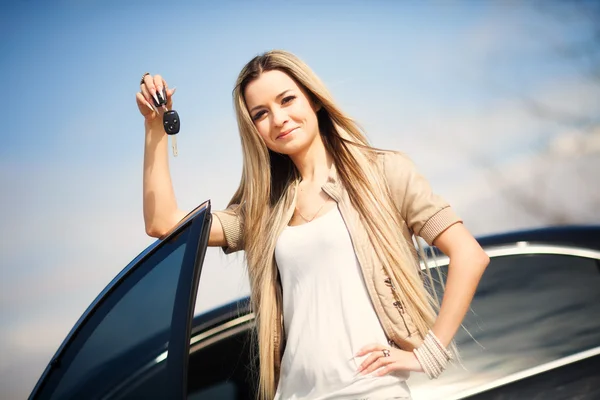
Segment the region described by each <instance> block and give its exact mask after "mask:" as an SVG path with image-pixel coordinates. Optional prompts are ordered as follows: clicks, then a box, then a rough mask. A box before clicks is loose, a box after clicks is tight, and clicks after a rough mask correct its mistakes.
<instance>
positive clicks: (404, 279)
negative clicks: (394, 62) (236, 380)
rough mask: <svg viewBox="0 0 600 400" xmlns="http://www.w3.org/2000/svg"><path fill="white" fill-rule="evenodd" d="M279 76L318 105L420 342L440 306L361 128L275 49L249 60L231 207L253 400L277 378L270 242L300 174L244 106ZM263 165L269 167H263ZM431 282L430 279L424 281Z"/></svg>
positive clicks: (326, 135)
mask: <svg viewBox="0 0 600 400" xmlns="http://www.w3.org/2000/svg"><path fill="white" fill-rule="evenodd" d="M270 70H279V71H282V72H284V73H286V74H287V75H288V76H290V77H291V78H292V79H294V80H295V81H296V83H297V84H298V85H299V86H300V87H302V88H303V89H304V91H305V92H306V94H307V95H308V96H309V97H310V99H311V100H312V101H313V102H314V103H315V104H318V105H319V106H320V109H319V111H317V118H318V123H319V130H320V134H321V136H322V139H323V143H324V145H325V148H326V149H327V151H328V152H329V153H330V154H331V156H332V158H333V161H334V165H335V166H336V169H337V171H338V175H339V178H340V180H341V183H342V184H343V186H344V187H345V189H346V190H347V191H348V194H349V197H350V199H351V202H352V205H353V206H354V207H355V208H356V210H357V211H358V213H359V214H360V215H361V217H362V222H363V224H364V227H365V229H366V230H367V232H368V235H369V238H370V241H371V243H372V245H373V247H374V250H375V253H376V254H377V255H378V256H379V261H380V262H381V265H382V267H383V268H384V269H385V270H386V272H387V273H388V275H390V276H393V277H394V278H395V280H396V281H397V282H398V283H399V285H400V288H399V290H397V293H398V294H399V297H400V300H401V301H402V302H403V303H404V304H405V306H406V312H407V313H408V314H409V316H410V317H411V318H412V320H413V322H414V324H415V325H416V327H417V329H418V331H419V333H420V334H421V336H423V337H424V336H425V335H426V334H427V331H428V330H429V329H430V328H431V326H432V325H433V322H434V320H435V313H436V310H437V308H438V305H439V302H438V300H437V296H436V298H435V299H433V298H432V297H431V295H430V294H429V293H428V291H427V290H426V289H425V287H424V285H423V281H422V279H421V277H420V274H419V265H418V263H417V262H416V260H415V258H414V255H413V253H412V251H414V247H413V250H411V244H409V242H408V241H406V240H405V239H404V237H403V235H402V234H401V233H400V228H399V227H400V226H401V225H400V224H401V217H400V213H399V210H397V208H396V207H395V205H394V202H393V201H392V199H391V196H390V193H389V190H388V187H387V185H386V182H385V178H384V177H383V176H382V174H381V171H380V170H379V168H378V167H377V164H376V162H375V161H376V157H377V153H378V152H381V151H383V150H379V149H375V148H373V147H371V146H370V145H369V143H368V142H367V139H366V137H365V135H364V134H363V132H362V130H361V129H360V128H359V126H358V125H357V124H356V123H355V122H354V121H353V120H352V119H351V118H350V117H348V116H347V115H345V114H344V113H343V112H342V111H341V110H340V109H339V108H338V107H337V106H336V104H335V103H334V101H333V97H332V96H331V94H330V93H329V91H328V90H327V89H326V87H325V85H324V84H323V83H322V82H321V80H320V79H319V78H318V77H317V76H316V75H315V73H314V72H313V71H312V70H311V69H310V68H309V67H308V66H307V65H306V64H305V63H304V62H302V61H301V60H300V59H299V58H298V57H296V56H294V55H293V54H291V53H288V52H285V51H281V50H273V51H269V52H267V53H264V54H262V55H260V56H257V57H255V58H253V59H252V60H251V61H250V62H249V63H248V64H246V66H244V68H243V69H242V71H241V72H240V74H239V76H238V79H237V82H236V86H235V88H234V91H233V95H234V104H235V111H236V116H237V122H238V126H239V132H240V138H241V143H242V151H243V170H242V177H241V181H240V185H239V187H238V189H237V191H236V192H235V194H234V196H233V197H232V199H231V201H230V205H232V204H238V205H241V207H240V210H241V211H240V212H241V213H242V221H243V222H244V223H243V237H244V242H245V246H244V250H245V253H246V254H245V257H246V263H247V266H248V275H249V277H250V288H251V302H252V307H253V310H254V313H255V320H256V325H255V327H256V328H255V334H256V336H255V339H257V340H258V358H259V371H258V396H259V398H261V399H272V398H273V397H274V395H275V390H276V383H277V379H278V377H277V376H276V371H275V360H274V349H275V347H274V346H275V343H274V340H273V333H278V334H279V337H280V338H282V337H283V332H282V327H281V325H279V326H277V324H274V323H273V321H278V320H279V318H280V316H281V312H282V296H281V286H280V282H279V280H278V279H279V274H278V271H277V267H276V265H275V262H274V252H275V243H276V241H277V238H278V236H279V234H280V233H281V231H282V230H283V229H284V228H285V226H286V225H287V223H288V222H289V221H288V218H289V217H290V215H286V211H288V210H289V209H290V207H291V205H292V202H293V201H294V199H293V196H292V195H291V194H290V190H288V189H289V188H290V185H296V184H297V183H298V181H299V174H298V171H297V170H296V168H295V166H294V164H293V163H292V161H291V160H290V158H289V157H287V156H284V155H280V154H277V153H274V152H272V151H271V150H269V149H268V148H267V146H266V145H265V143H264V142H263V140H262V138H261V136H260V135H259V134H258V132H257V130H256V127H255V125H254V123H253V121H252V118H251V116H250V114H249V112H248V109H247V107H246V102H245V99H244V91H245V88H246V86H247V85H248V84H249V83H250V82H252V81H253V80H255V79H257V78H258V77H259V76H260V75H261V74H262V73H263V72H265V71H270ZM265 166H268V168H267V167H265ZM429 277H430V278H431V275H430V274H429Z"/></svg>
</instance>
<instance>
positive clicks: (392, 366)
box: [375, 362, 400, 376]
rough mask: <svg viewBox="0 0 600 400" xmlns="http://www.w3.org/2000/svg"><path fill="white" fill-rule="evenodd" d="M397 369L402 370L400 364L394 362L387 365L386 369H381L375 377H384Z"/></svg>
mask: <svg viewBox="0 0 600 400" xmlns="http://www.w3.org/2000/svg"><path fill="white" fill-rule="evenodd" d="M396 369H400V368H399V364H398V363H397V362H392V363H389V364H388V365H386V366H385V367H383V368H381V369H380V370H379V371H377V372H376V373H375V376H384V375H387V374H389V373H390V372H392V371H394V370H396Z"/></svg>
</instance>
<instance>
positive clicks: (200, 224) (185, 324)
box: [29, 200, 212, 400]
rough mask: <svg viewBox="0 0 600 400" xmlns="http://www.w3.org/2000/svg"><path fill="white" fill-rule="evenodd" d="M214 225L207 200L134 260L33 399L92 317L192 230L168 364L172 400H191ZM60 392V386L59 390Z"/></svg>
mask: <svg viewBox="0 0 600 400" xmlns="http://www.w3.org/2000/svg"><path fill="white" fill-rule="evenodd" d="M211 224H212V214H211V203H210V200H207V201H205V202H203V203H202V204H200V205H199V206H198V207H196V208H195V209H194V210H193V211H191V212H190V213H188V215H186V217H184V218H183V219H182V220H181V221H180V222H179V223H178V224H177V225H176V226H175V227H173V228H172V229H171V230H170V231H169V232H168V233H166V234H165V235H164V236H163V237H161V238H160V239H158V240H156V241H155V242H154V243H152V244H151V245H150V246H148V247H147V248H146V249H145V250H144V251H142V252H141V253H140V254H139V255H138V256H137V257H136V258H134V259H133V260H132V261H131V262H130V263H129V264H128V265H127V266H126V267H125V268H124V269H123V270H122V271H121V272H120V273H119V274H118V275H117V276H116V277H115V278H114V279H113V280H112V281H111V282H110V283H109V284H108V285H107V286H106V287H105V288H104V290H103V291H102V292H101V293H100V294H99V295H98V296H97V297H96V299H95V300H94V301H93V302H92V303H91V304H90V305H89V307H88V308H87V310H86V311H85V312H84V313H83V314H82V316H81V317H80V318H79V320H78V321H77V322H76V323H75V325H74V326H73V328H72V329H71V331H70V332H69V334H68V335H67V337H66V338H65V339H64V340H63V342H62V344H61V345H60V347H59V348H58V350H57V351H56V353H55V354H54V356H53V357H52V359H51V360H50V362H49V363H48V365H47V366H46V369H45V370H44V372H43V373H42V375H41V376H40V378H39V380H38V382H37V383H36V385H35V387H34V388H33V390H32V392H31V394H30V396H29V399H30V400H34V399H37V398H38V397H39V396H40V395H41V394H42V393H43V390H44V388H45V386H46V384H47V383H48V381H49V379H50V377H51V376H52V374H53V373H57V372H58V371H57V368H59V367H60V366H61V359H62V356H63V355H64V354H65V352H66V351H67V349H68V348H69V346H70V345H71V344H72V343H73V341H74V340H75V338H76V337H77V336H78V335H79V334H80V332H81V331H82V329H83V327H84V326H85V325H86V323H87V322H88V321H89V320H90V318H91V316H92V315H94V313H95V312H96V311H97V310H98V309H99V308H100V307H101V306H102V305H103V304H104V303H105V302H106V301H108V299H109V298H110V296H111V294H112V293H113V292H114V291H115V290H116V288H118V287H119V286H121V285H122V284H123V283H124V282H126V281H127V279H128V277H130V275H131V274H132V273H133V272H134V271H136V270H137V268H138V267H139V266H141V265H143V264H144V262H145V261H146V260H147V259H148V258H150V257H151V256H152V255H153V254H154V253H156V252H157V251H159V250H160V249H161V248H162V247H163V245H164V244H166V243H169V241H170V239H171V238H174V237H177V236H178V235H179V234H180V233H181V232H183V231H185V230H186V229H188V228H189V229H190V231H189V234H188V237H187V241H186V248H185V251H184V255H183V260H182V264H181V270H180V273H179V277H178V282H177V289H176V294H175V301H174V308H173V313H172V316H171V332H170V337H169V344H168V350H167V351H168V354H169V359H168V362H167V371H166V375H167V379H166V386H168V387H169V388H168V393H169V394H170V398H173V399H185V398H186V396H187V371H188V359H189V346H190V331H191V327H192V319H193V314H194V307H195V301H196V295H197V291H198V283H199V281H200V275H201V273H202V266H203V264H204V257H205V255H206V249H207V246H208V237H209V233H210V226H211ZM54 389H56V386H55V388H54Z"/></svg>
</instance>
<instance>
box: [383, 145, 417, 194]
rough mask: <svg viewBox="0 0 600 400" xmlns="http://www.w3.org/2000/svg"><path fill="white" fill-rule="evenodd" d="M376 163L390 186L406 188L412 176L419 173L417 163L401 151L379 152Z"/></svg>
mask: <svg viewBox="0 0 600 400" xmlns="http://www.w3.org/2000/svg"><path fill="white" fill-rule="evenodd" d="M376 162H377V166H378V167H379V169H380V171H381V172H382V174H383V175H384V177H385V179H386V180H387V182H388V184H393V185H394V186H404V187H406V185H407V184H408V183H409V180H410V179H411V175H412V174H415V173H417V170H416V166H415V163H414V162H413V161H412V160H411V159H410V157H408V156H407V155H406V154H404V153H402V152H399V151H394V150H379V151H378V152H377V158H376Z"/></svg>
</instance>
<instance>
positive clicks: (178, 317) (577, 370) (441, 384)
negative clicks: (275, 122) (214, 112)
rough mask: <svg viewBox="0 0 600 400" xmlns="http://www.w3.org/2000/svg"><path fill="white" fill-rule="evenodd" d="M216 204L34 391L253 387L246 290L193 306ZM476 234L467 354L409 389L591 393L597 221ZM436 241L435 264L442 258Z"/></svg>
mask: <svg viewBox="0 0 600 400" xmlns="http://www.w3.org/2000/svg"><path fill="white" fill-rule="evenodd" d="M211 218H212V217H211V214H210V202H209V201H207V202H205V203H203V204H202V205H200V206H199V207H198V208H197V209H195V210H194V211H192V212H191V213H190V214H189V215H188V216H186V218H184V219H183V220H182V222H181V223H180V224H179V225H178V226H177V227H175V228H174V229H173V230H172V231H171V232H170V233H169V234H167V235H166V236H165V237H164V238H162V239H161V240H157V241H156V242H155V243H153V244H152V245H151V246H149V247H148V248H147V249H145V250H144V251H143V252H142V253H141V254H140V255H139V256H138V257H136V258H135V259H134V260H133V261H132V262H131V263H130V264H129V265H128V266H127V267H125V268H124V269H123V270H122V271H121V273H120V274H119V275H118V276H117V277H115V278H114V279H113V281H112V282H111V283H110V284H109V285H108V286H107V287H106V288H105V289H104V290H103V291H102V293H100V295H99V296H98V297H97V298H96V300H95V301H94V302H93V303H92V304H91V305H90V306H89V307H88V309H87V310H86V312H85V313H84V314H83V315H82V316H81V318H80V319H79V321H78V322H77V323H76V324H75V326H74V327H73V329H72V330H71V332H70V333H69V335H68V336H67V338H66V339H65V340H64V342H63V343H62V345H61V346H60V348H59V349H58V350H57V352H56V354H55V355H54V357H53V358H52V360H51V361H50V363H49V365H48V366H47V368H46V370H45V371H44V373H43V374H42V376H41V377H40V379H39V381H38V383H37V385H36V386H35V388H34V390H33V391H32V393H31V395H30V397H29V398H30V399H31V400H41V399H53V400H54V399H88V400H91V399H153V398H157V399H184V398H187V399H190V400H197V399H253V398H255V396H254V393H255V389H256V387H255V383H256V380H255V378H254V375H252V372H253V371H256V369H257V365H258V364H257V357H256V352H255V350H256V345H255V341H254V340H253V338H252V335H251V332H252V328H253V324H254V316H253V314H252V311H251V309H250V306H249V302H248V299H247V298H244V299H240V300H239V301H237V302H234V303H231V304H227V305H225V306H222V307H219V308H218V309H214V310H211V311H209V312H206V313H203V314H201V315H198V316H194V315H193V313H194V305H195V299H196V294H197V288H198V282H199V279H200V275H201V271H202V265H203V261H204V254H205V252H206V246H207V243H208V232H209V230H210V229H209V228H210V223H211ZM478 241H479V242H480V244H481V245H482V246H483V247H484V249H485V250H486V252H487V253H488V255H489V256H490V259H491V262H490V265H489V267H488V269H487V270H486V272H485V274H484V276H483V278H482V280H481V282H480V285H479V287H478V290H477V293H476V295H475V298H474V300H473V303H472V307H471V310H470V311H469V313H468V315H467V317H466V318H465V322H464V328H465V329H461V330H460V331H459V333H458V334H457V335H456V343H457V345H458V348H459V350H460V353H461V363H462V364H461V363H455V364H457V366H453V367H451V368H449V369H448V370H447V371H445V372H444V374H442V376H441V377H440V378H439V379H437V380H433V381H430V380H428V379H426V378H425V376H424V374H412V376H411V378H410V379H409V386H410V387H411V391H412V392H413V398H414V399H415V400H418V399H456V400H458V399H471V400H475V399H477V400H484V399H485V400H488V399H497V400H500V399H533V398H544V399H573V398H577V399H598V398H600V373H599V372H598V371H600V226H578V227H558V228H545V229H536V230H529V231H519V232H511V233H506V234H502V235H493V236H488V237H481V238H478ZM431 254H432V257H431V259H430V260H429V262H428V263H429V265H430V266H432V267H433V269H435V270H437V271H440V272H441V276H442V277H444V276H445V274H446V272H447V267H448V259H447V258H445V257H444V256H443V254H441V253H439V252H435V251H433V252H432V253H431ZM435 276H436V274H435V273H434V277H435ZM442 279H443V278H442ZM436 290H440V288H439V287H436ZM461 365H462V366H461Z"/></svg>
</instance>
